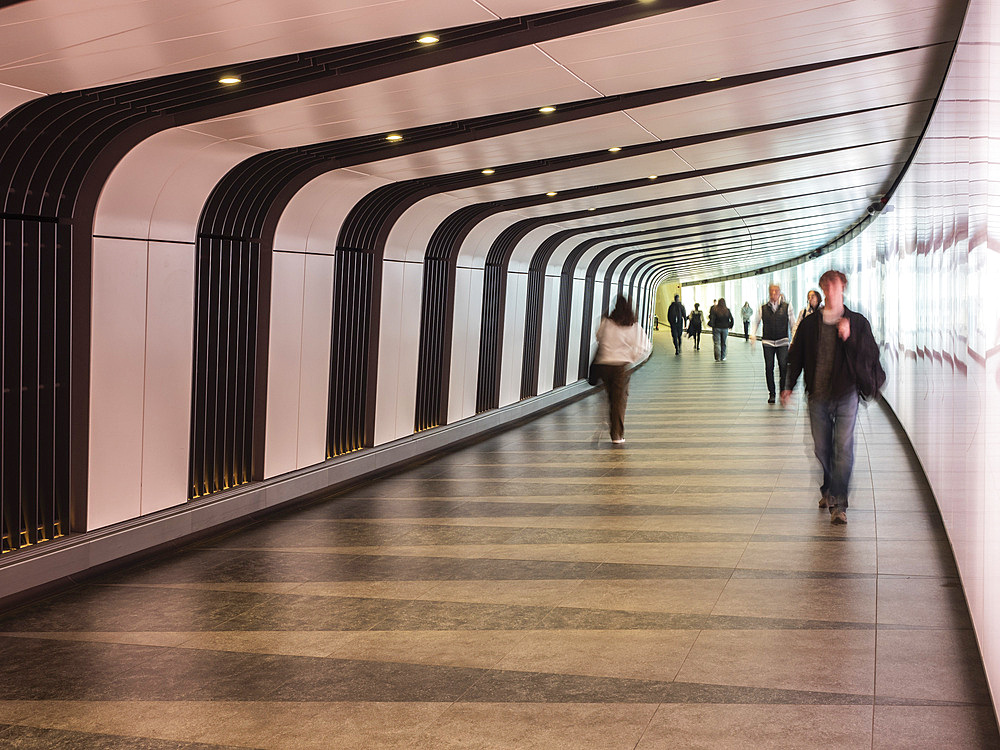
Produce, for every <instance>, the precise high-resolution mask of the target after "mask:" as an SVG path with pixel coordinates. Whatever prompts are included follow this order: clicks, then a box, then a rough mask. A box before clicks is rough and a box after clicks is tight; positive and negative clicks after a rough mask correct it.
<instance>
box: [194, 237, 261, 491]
mask: <svg viewBox="0 0 1000 750" xmlns="http://www.w3.org/2000/svg"><path fill="white" fill-rule="evenodd" d="M259 282H260V247H259V245H256V244H255V243H249V242H233V241H231V240H217V239H210V238H204V237H203V238H199V240H198V247H197V278H196V287H195V288H196V293H197V303H196V319H195V340H194V374H193V389H192V390H193V393H192V396H193V398H192V404H191V461H190V475H189V477H190V485H189V486H190V496H191V497H192V498H195V497H200V496H202V495H207V494H211V493H213V492H220V491H222V490H226V489H229V488H231V487H237V486H239V485H241V484H245V483H247V482H249V481H251V480H253V479H254V478H256V475H258V474H259V473H260V469H261V468H262V467H259V466H255V462H254V405H255V398H256V395H257V381H258V373H257V367H256V357H257V335H258V332H257V328H258V317H257V314H258V302H259V300H258V290H259Z"/></svg>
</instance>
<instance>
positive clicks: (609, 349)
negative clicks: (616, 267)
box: [594, 295, 653, 443]
mask: <svg viewBox="0 0 1000 750" xmlns="http://www.w3.org/2000/svg"><path fill="white" fill-rule="evenodd" d="M652 348H653V345H652V344H651V343H650V342H649V337H648V336H646V332H645V331H644V330H642V329H641V328H640V327H639V324H638V323H637V322H636V320H635V312H633V311H632V305H630V304H629V301H628V300H627V299H625V298H624V297H622V296H621V295H618V301H617V302H615V309H614V310H613V311H612V312H611V315H608V316H607V317H605V318H603V319H602V320H601V325H600V327H599V328H598V329H597V355H596V356H595V357H594V364H596V365H597V366H598V367H599V368H600V375H601V380H603V381H604V385H605V387H606V388H607V391H608V409H609V413H610V417H611V442H612V443H624V442H625V404H626V402H627V401H628V381H629V378H630V377H631V375H632V373H630V372H629V371H628V370H627V369H626V367H627V366H628V365H629V364H631V363H632V362H638V361H639V360H641V359H643V358H644V357H645V356H646V355H647V354H649V352H650V350H651V349H652Z"/></svg>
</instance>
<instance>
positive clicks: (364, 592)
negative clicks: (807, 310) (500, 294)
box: [0, 333, 1000, 750]
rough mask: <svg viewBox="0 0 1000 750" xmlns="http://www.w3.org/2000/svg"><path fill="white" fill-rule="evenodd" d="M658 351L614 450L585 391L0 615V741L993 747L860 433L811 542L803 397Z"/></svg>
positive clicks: (938, 593) (887, 483)
mask: <svg viewBox="0 0 1000 750" xmlns="http://www.w3.org/2000/svg"><path fill="white" fill-rule="evenodd" d="M667 336H668V334H664V333H660V334H657V336H656V341H657V353H656V357H655V358H654V359H653V360H652V361H651V362H649V363H648V364H647V365H646V366H645V367H644V368H642V370H641V371H639V372H638V373H637V375H636V376H635V378H634V379H633V385H632V397H631V403H630V404H629V411H628V417H627V421H626V429H627V433H626V434H627V443H626V444H625V445H624V446H622V447H618V446H612V445H610V443H609V441H608V438H607V435H606V434H605V433H604V432H600V434H599V436H598V431H599V430H600V415H601V414H602V413H603V406H602V404H601V401H600V400H599V399H597V398H590V399H587V400H585V401H582V402H579V403H577V404H574V405H572V406H570V407H568V408H566V409H564V410H562V411H559V412H556V413H554V414H551V415H549V416H546V417H543V418H541V419H539V420H537V421H536V422H533V423H531V424H529V425H527V426H525V427H522V428H520V429H517V430H515V431H512V432H509V433H506V434H503V435H500V436H498V437H495V438H493V439H490V440H488V441H486V442H483V443H480V444H477V445H474V446H470V447H469V448H467V449H465V450H463V451H460V452H457V453H453V454H450V455H447V456H444V457H442V458H440V459H438V460H436V461H434V462H431V463H426V464H424V465H422V466H419V467H417V468H414V469H411V470H409V471H407V472H405V473H404V474H401V475H398V476H396V477H393V478H389V479H386V480H383V481H379V482H375V483H370V484H368V485H365V486H363V487H361V488H358V489H355V490H352V491H350V492H347V493H345V494H344V495H343V496H342V497H338V498H334V499H332V500H329V501H325V502H321V503H317V504H314V505H311V506H309V507H307V508H305V509H300V510H298V511H295V512H290V513H286V514H285V515H283V516H280V517H277V518H274V519H272V520H269V521H267V522H265V523H261V524H259V525H256V526H253V527H251V528H248V529H245V530H243V531H239V532H236V533H232V534H230V535H227V536H224V537H221V538H216V539H213V540H210V541H206V542H203V543H201V544H199V545H198V546H196V547H194V548H191V549H189V550H186V551H184V552H183V553H175V554H174V555H172V556H171V557H170V559H167V560H163V561H158V562H155V563H151V564H146V565H143V566H141V567H138V568H133V569H130V570H127V571H123V572H120V573H116V574H114V575H111V576H107V577H105V578H103V579H101V580H100V581H95V582H89V583H88V584H86V585H82V586H79V587H77V588H75V589H73V590H71V591H68V592H66V593H64V594H62V595H60V596H58V597H55V598H53V599H51V600H49V601H46V602H42V603H40V604H36V605H33V606H30V607H27V608H24V609H22V610H20V611H17V612H14V613H11V614H10V615H9V616H7V617H5V618H3V619H2V620H0V630H2V631H4V633H3V635H0V664H2V665H3V669H4V671H5V679H3V680H2V681H0V746H2V747H4V748H45V749H46V750H51V749H52V748H87V749H88V750H89V749H91V748H129V749H134V750H138V749H139V748H142V749H143V750H166V749H168V748H170V749H171V750H172V749H174V748H207V747H212V748H217V747H220V746H223V747H254V748H288V749H289V750H302V749H310V748H323V749H324V750H327V749H329V748H388V747H393V748H395V747H398V748H545V749H546V750H551V749H554V748H586V749H588V750H589V749H591V748H622V749H623V750H626V749H627V750H631V749H632V748H643V749H644V748H672V749H678V748H706V749H711V750H728V749H729V748H823V749H830V748H834V749H836V750H847V749H851V748H859V749H860V748H865V749H869V748H879V749H880V750H881V749H884V748H906V749H907V750H913V749H914V748H934V750H938V749H939V748H950V749H951V750H958V749H960V748H995V747H1000V740H998V737H997V734H996V728H995V725H994V721H993V713H992V709H991V707H990V705H989V699H988V696H987V692H986V688H985V684H984V678H983V675H982V669H981V666H980V663H979V659H978V655H977V652H976V646H975V640H974V637H973V634H972V631H971V630H970V629H969V621H968V616H967V614H966V611H965V605H964V600H963V596H962V592H961V589H960V587H959V584H958V581H957V579H956V578H955V570H954V567H953V564H952V562H951V556H950V553H949V549H948V545H947V543H946V542H945V541H944V534H943V531H942V527H941V524H940V521H939V519H938V518H937V516H936V514H935V512H934V510H933V501H932V499H931V497H930V496H929V493H928V490H927V488H926V486H925V484H924V481H923V478H922V475H921V474H919V472H918V471H917V467H916V464H915V462H914V460H913V458H912V457H911V455H910V453H909V450H908V449H907V447H906V446H905V444H904V443H903V442H902V441H901V439H900V436H899V435H898V434H897V432H896V431H895V429H894V428H893V426H892V423H891V422H890V421H889V419H888V418H887V416H886V415H885V414H884V413H883V412H882V410H881V409H880V408H878V407H872V408H869V409H867V410H862V413H861V416H860V423H859V437H858V446H857V466H856V472H855V480H854V493H853V499H852V505H851V511H850V514H849V520H850V523H849V524H848V525H847V526H846V527H834V526H831V525H830V522H829V517H828V515H827V514H826V513H825V512H823V511H819V510H818V509H817V508H816V500H817V499H818V493H817V489H816V482H815V476H814V459H813V458H812V455H811V448H810V446H809V445H808V444H807V442H806V434H807V432H806V421H805V413H804V410H803V408H802V406H803V404H802V397H801V395H798V396H797V400H796V402H795V404H794V405H793V407H791V408H789V409H787V410H783V409H781V408H780V407H777V406H768V405H767V403H766V397H767V393H766V390H765V389H764V386H763V372H762V369H763V368H762V366H761V359H762V358H761V356H760V352H759V350H758V349H755V350H753V351H751V349H750V345H749V344H748V343H746V342H745V341H742V340H738V339H737V340H732V341H731V346H730V356H729V360H728V361H727V362H725V363H723V364H716V363H715V362H713V359H712V353H711V349H710V347H711V344H710V342H709V341H707V340H706V341H705V342H704V343H707V344H708V345H707V346H705V345H704V343H703V348H702V351H700V352H697V353H696V352H692V351H691V349H690V344H687V343H686V344H685V347H686V348H685V351H684V353H683V354H682V355H681V356H680V357H675V356H674V355H673V354H672V353H668V352H667V351H666V349H667V348H668V347H666V346H664V344H667V345H669V341H668V340H667ZM598 437H599V439H598Z"/></svg>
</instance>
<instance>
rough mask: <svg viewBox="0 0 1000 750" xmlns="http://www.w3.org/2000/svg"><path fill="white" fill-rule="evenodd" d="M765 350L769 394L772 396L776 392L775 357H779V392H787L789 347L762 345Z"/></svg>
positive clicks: (765, 371)
mask: <svg viewBox="0 0 1000 750" xmlns="http://www.w3.org/2000/svg"><path fill="white" fill-rule="evenodd" d="M761 348H762V349H763V350H764V377H765V379H766V380H767V392H768V393H770V394H771V395H772V396H773V395H774V394H775V390H774V357H775V355H777V356H778V379H779V380H780V381H781V382H780V383H778V390H779V391H783V390H785V371H786V370H787V369H788V347H787V346H767V345H766V344H762V345H761Z"/></svg>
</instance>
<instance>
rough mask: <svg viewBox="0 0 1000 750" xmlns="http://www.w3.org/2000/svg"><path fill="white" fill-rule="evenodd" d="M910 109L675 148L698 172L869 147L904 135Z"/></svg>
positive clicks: (878, 112) (873, 113)
mask: <svg viewBox="0 0 1000 750" xmlns="http://www.w3.org/2000/svg"><path fill="white" fill-rule="evenodd" d="M914 114H915V113H914V112H913V111H912V110H911V109H910V108H909V107H897V108H895V109H891V110H877V111H874V112H866V113H864V114H860V115H853V116H851V117H844V118H838V119H836V120H833V121H830V120H826V121H822V122H816V123H810V124H807V125H798V126H796V127H792V128H782V129H781V130H772V131H767V132H762V133H754V134H751V135H745V136H740V137H738V138H727V139H726V140H723V141H714V142H712V143H703V144H699V145H696V146H685V147H683V148H678V149H677V153H678V154H679V155H680V156H681V157H683V158H684V160H685V161H686V162H688V163H689V164H691V165H692V166H695V167H697V168H698V169H705V168H707V167H713V166H716V165H723V164H734V163H739V162H749V161H753V160H755V159H763V158H768V157H770V156H782V155H785V154H794V153H803V152H805V151H817V150H820V149H824V148H834V147H836V146H838V145H841V144H843V145H852V144H857V143H869V142H872V141H879V140H882V139H884V138H885V137H886V136H887V135H892V134H895V133H900V132H906V131H907V129H908V127H909V126H911V125H912V123H913V121H914V119H915V118H914Z"/></svg>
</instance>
